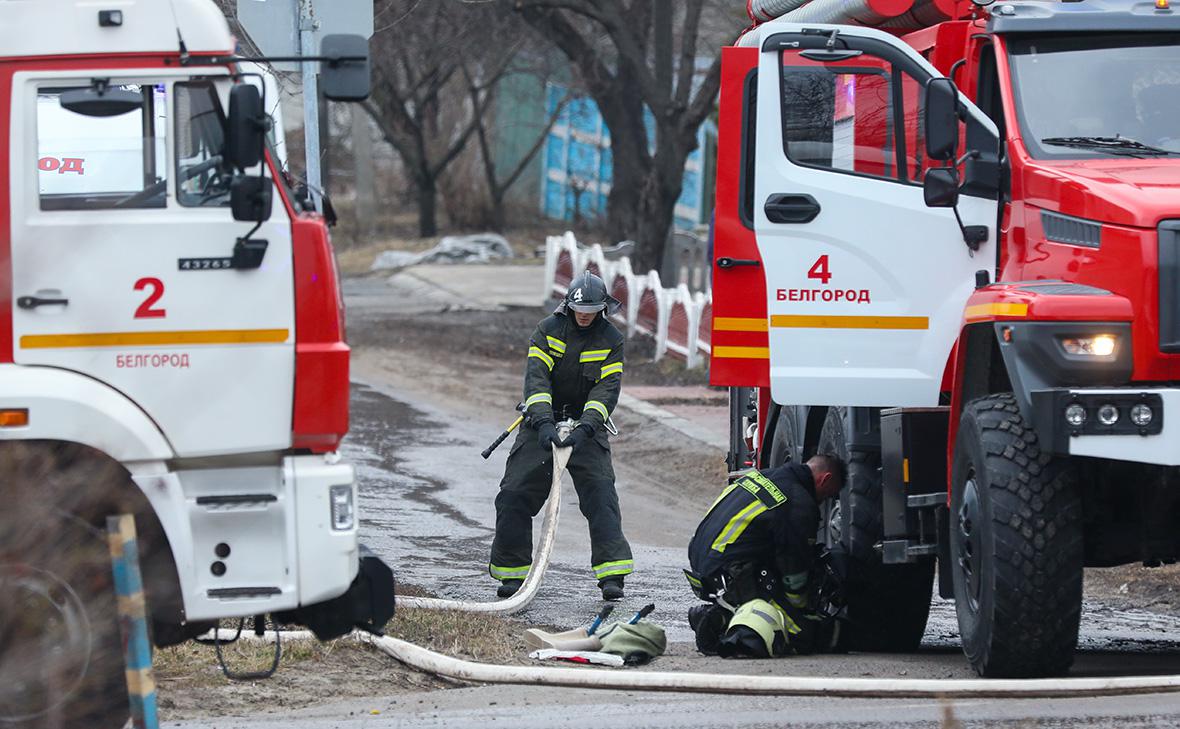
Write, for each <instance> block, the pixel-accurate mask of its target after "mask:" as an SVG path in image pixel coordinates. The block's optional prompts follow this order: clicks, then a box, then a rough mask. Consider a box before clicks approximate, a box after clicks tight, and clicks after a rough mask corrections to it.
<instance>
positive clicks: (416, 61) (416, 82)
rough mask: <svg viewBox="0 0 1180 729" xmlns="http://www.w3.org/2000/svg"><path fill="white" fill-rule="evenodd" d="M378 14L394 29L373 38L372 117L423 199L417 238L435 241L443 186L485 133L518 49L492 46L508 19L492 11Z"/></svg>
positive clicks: (381, 9) (401, 2)
mask: <svg viewBox="0 0 1180 729" xmlns="http://www.w3.org/2000/svg"><path fill="white" fill-rule="evenodd" d="M375 11H376V15H377V16H379V17H383V18H384V17H391V18H394V21H393V22H392V23H391V24H390V25H388V26H386V27H384V28H378V29H377V30H376V31H375V32H374V34H373V40H372V42H371V44H370V48H371V52H372V65H373V94H372V97H371V98H370V99H369V101H368V102H366V104H365V109H366V110H367V111H368V112H369V114H370V116H371V117H372V118H373V120H374V121H375V122H376V124H377V127H378V129H379V130H380V131H381V134H382V136H384V138H385V139H386V140H387V141H388V142H389V143H390V144H391V145H393V147H394V149H395V150H396V151H397V153H398V155H399V156H400V157H401V158H402V161H403V162H404V164H405V167H406V171H407V173H408V175H409V178H410V179H409V181H410V183H411V185H412V186H413V189H414V193H415V195H416V197H417V204H418V234H419V235H420V236H422V237H431V236H434V235H437V233H438V190H439V181H440V178H441V177H442V175H443V174H444V173H445V172H446V170H447V167H449V166H450V164H451V163H452V162H454V161H455V159H456V158H457V157H458V156H459V154H460V153H461V152H462V151H463V149H464V147H466V145H467V143H468V141H469V140H470V138H471V135H472V134H473V133H475V132H476V131H477V129H478V128H479V124H480V120H481V118H482V116H483V115H484V113H485V112H486V110H487V107H488V104H489V102H490V100H491V98H492V97H491V94H490V93H489V90H490V89H491V88H492V87H494V86H495V84H496V83H497V82H498V81H499V79H500V78H501V77H502V76H503V74H504V73H505V71H506V69H507V68H508V64H509V61H510V59H511V58H512V55H513V54H514V53H515V50H516V46H515V45H514V43H513V42H512V41H511V40H509V41H508V42H500V43H489V42H488V39H489V38H495V37H496V35H497V29H501V30H502V27H503V25H504V20H505V18H506V14H505V13H504V12H503V11H502V10H500V9H497V8H494V7H490V6H489V7H479V6H474V7H466V6H462V5H460V4H456V3H452V2H428V3H424V2H420V1H419V0H376V3H375ZM508 19H509V20H511V18H510V16H508ZM499 37H500V38H501V40H503V39H504V38H505V36H503V35H500V36H499ZM465 64H466V65H468V67H470V68H478V69H479V72H478V74H475V75H470V76H469V78H472V79H476V80H475V81H473V83H474V86H473V87H470V85H469V84H465V83H464V75H463V74H462V69H463V68H464V66H465ZM469 92H471V93H469Z"/></svg>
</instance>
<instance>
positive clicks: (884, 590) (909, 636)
mask: <svg viewBox="0 0 1180 729" xmlns="http://www.w3.org/2000/svg"><path fill="white" fill-rule="evenodd" d="M846 412H847V409H846V408H828V412H827V416H826V419H825V420H824V425H823V429H822V430H821V432H820V439H819V447H818V449H817V452H819V453H834V454H836V455H838V456H840V457H841V458H843V459H845V461H846V462H847V464H848V483H847V484H845V486H844V488H843V489H842V490H841V492H840V498H839V500H837V501H832V502H831V503H829V504H825V505H821V506H820V515H821V516H820V538H821V539H823V540H824V542H825V543H826V544H827V545H828V548H829V549H832V550H834V551H835V550H839V551H841V552H843V553H844V554H847V555H848V556H849V557H851V559H849V560H848V566H847V571H846V574H845V601H846V603H847V605H848V628H849V633H850V635H849V638H848V647H849V649H850V650H860V651H873V652H885V653H911V652H913V651H916V650H918V646H919V645H920V644H921V642H922V635H923V634H924V633H925V632H926V620H927V618H928V617H929V615H930V595H931V592H932V591H933V581H934V561H933V560H922V561H919V562H915V563H913V564H888V565H887V564H882V562H881V555H880V554H879V552H878V551H877V549H876V546H877V543H878V542H880V541H881V534H882V531H883V524H882V521H881V519H882V517H881V469H880V466H881V455H880V453H877V452H863V451H862V452H858V453H853V454H851V455H850V454H849V453H848V448H847V446H846V441H845V438H844V419H845V417H847V416H846Z"/></svg>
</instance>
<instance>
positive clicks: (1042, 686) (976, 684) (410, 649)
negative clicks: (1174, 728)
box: [210, 430, 1180, 699]
mask: <svg viewBox="0 0 1180 729" xmlns="http://www.w3.org/2000/svg"><path fill="white" fill-rule="evenodd" d="M560 432H561V434H562V437H564V436H565V434H566V433H567V432H568V430H563V431H560ZM569 457H570V449H569V448H556V447H554V463H553V465H554V468H553V483H552V484H551V486H550V491H549V502H548V506H547V509H546V512H545V525H544V528H543V534H542V537H541V541H540V542H539V543H538V545H537V549H536V555H535V557H534V560H533V568H532V569H531V570H530V571H529V574H528V577H527V578H526V579H525V581H524V584H523V585H522V586H521V588H520V590H519V591H517V593H516V594H515V595H513V596H512V597H510V598H508V599H506V600H498V601H494V602H464V601H461V600H444V599H440V598H433V597H401V598H398V600H397V602H398V606H399V607H410V608H422V609H428V610H460V611H466V612H487V613H501V614H506V615H507V614H512V613H516V612H519V611H521V610H523V609H524V608H525V607H527V606H528V604H529V603H530V602H532V600H533V598H534V597H535V596H536V593H537V589H538V588H539V587H540V585H541V579H542V578H543V577H544V574H545V570H546V568H547V567H548V566H549V558H550V555H551V553H552V551H553V543H554V540H555V538H556V534H557V521H558V514H559V511H560V507H561V475H562V473H563V472H564V471H565V466H566V464H567V463H568V462H569ZM210 632H212V631H210ZM217 634H218V637H220V638H221V639H223V640H228V639H232V638H234V637H235V636H234V634H235V631H233V630H228V629H221V630H219V631H218V633H217ZM276 636H279V637H281V638H282V639H283V640H284V641H293V640H313V639H314V638H315V636H314V635H313V634H312V632H311V631H309V630H290V631H288V630H284V631H279V632H278V633H276V632H275V631H270V630H268V631H266V632H265V633H263V635H261V636H258V635H256V634H255V633H253V632H252V631H242V633H241V638H242V639H243V640H262V641H268V642H270V641H274V640H275V638H276ZM347 637H348V638H350V639H352V640H358V641H360V642H362V643H368V644H370V645H372V646H374V647H376V648H377V649H379V650H381V651H382V652H384V653H386V654H387V655H389V656H390V657H392V658H394V659H396V660H398V661H399V662H401V663H403V664H405V665H407V666H409V667H410V668H413V669H416V670H418V671H422V672H424V673H430V674H433V675H436V676H442V677H444V678H449V679H453V680H458V681H471V682H475V683H497V684H519V685H526V686H562V687H566V688H587V689H608V690H613V691H678V692H688V693H706V694H748V695H760V696H835V697H861V698H907V697H908V698H947V699H980V698H1019V699H1030V698H1077V697H1084V696H1121V695H1132V694H1154V693H1176V692H1180V676H1124V677H1118V678H1043V679H912V678H911V679H896V678H834V677H828V676H749V675H744V674H737V673H669V672H666V671H618V670H615V669H593V668H550V667H540V666H537V667H533V666H512V665H502V664H496V663H477V662H474V661H467V660H463V659H461V658H453V657H451V656H447V655H444V654H442V653H436V652H434V651H432V650H429V649H427V648H423V647H421V646H418V645H414V644H413V643H409V642H406V641H404V640H400V639H398V638H393V637H390V636H378V635H372V634H370V633H365V632H362V631H353V632H352V633H351V634H350V635H349V636H347ZM784 665H789V659H787V662H784Z"/></svg>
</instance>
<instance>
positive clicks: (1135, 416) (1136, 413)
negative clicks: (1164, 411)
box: [1131, 403, 1155, 428]
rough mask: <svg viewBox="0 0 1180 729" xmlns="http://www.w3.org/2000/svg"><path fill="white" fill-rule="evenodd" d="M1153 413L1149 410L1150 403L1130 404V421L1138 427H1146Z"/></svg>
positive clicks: (1149, 423)
mask: <svg viewBox="0 0 1180 729" xmlns="http://www.w3.org/2000/svg"><path fill="white" fill-rule="evenodd" d="M1154 417H1155V413H1153V412H1152V411H1151V406H1150V405H1144V404H1143V403H1139V404H1137V405H1133V406H1131V422H1132V423H1134V424H1135V425H1138V426H1139V427H1140V428H1146V427H1147V426H1149V425H1151V421H1152V419H1153V418H1154Z"/></svg>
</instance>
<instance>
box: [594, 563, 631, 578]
mask: <svg viewBox="0 0 1180 729" xmlns="http://www.w3.org/2000/svg"><path fill="white" fill-rule="evenodd" d="M591 569H593V570H594V576H595V577H597V578H598V579H600V580H601V579H602V578H603V577H616V576H618V575H629V574H631V573H632V572H634V571H635V560H632V559H620V560H618V561H616V562H603V563H602V564H596V565H593V566H592V568H591Z"/></svg>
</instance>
